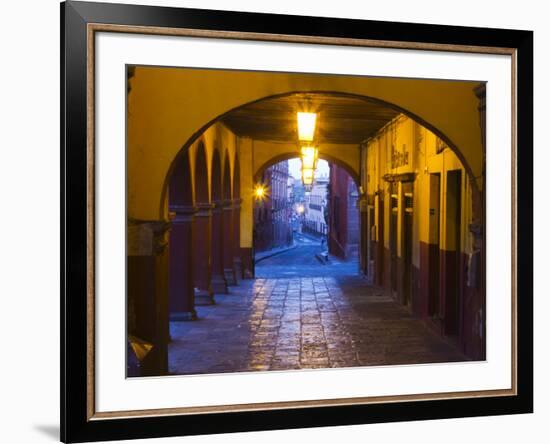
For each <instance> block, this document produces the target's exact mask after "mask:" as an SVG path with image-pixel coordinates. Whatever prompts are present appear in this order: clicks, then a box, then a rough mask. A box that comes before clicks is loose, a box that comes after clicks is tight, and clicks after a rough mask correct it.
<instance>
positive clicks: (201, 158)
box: [195, 141, 210, 204]
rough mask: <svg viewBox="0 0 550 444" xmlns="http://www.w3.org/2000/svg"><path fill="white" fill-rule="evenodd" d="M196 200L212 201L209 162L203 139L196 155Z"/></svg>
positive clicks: (201, 201)
mask: <svg viewBox="0 0 550 444" xmlns="http://www.w3.org/2000/svg"><path fill="white" fill-rule="evenodd" d="M195 201H196V202H197V203H203V204H204V203H208V202H209V201H210V197H209V192H208V162H207V160H206V149H205V147H204V143H203V142H202V141H201V142H200V143H199V146H198V148H197V153H196V155H195Z"/></svg>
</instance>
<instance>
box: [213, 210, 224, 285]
mask: <svg viewBox="0 0 550 444" xmlns="http://www.w3.org/2000/svg"><path fill="white" fill-rule="evenodd" d="M223 208H224V202H223V201H217V202H214V208H212V238H211V261H212V279H211V288H212V291H213V292H214V293H227V281H226V280H225V276H224V270H223V249H224V245H223V234H224V233H223Z"/></svg>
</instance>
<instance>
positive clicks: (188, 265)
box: [168, 152, 197, 321]
mask: <svg viewBox="0 0 550 444" xmlns="http://www.w3.org/2000/svg"><path fill="white" fill-rule="evenodd" d="M168 208H169V211H170V218H171V220H172V228H171V232H170V255H169V258H170V269H169V299H170V319H171V320H173V321H187V320H195V319H196V317H197V313H196V311H195V296H194V288H193V256H192V254H191V252H192V251H193V216H194V214H195V211H196V208H195V206H194V205H193V183H192V174H191V165H190V162H189V153H188V152H183V153H182V155H180V156H179V157H178V159H177V162H176V165H175V167H174V169H173V171H172V174H171V176H170V185H169V192H168Z"/></svg>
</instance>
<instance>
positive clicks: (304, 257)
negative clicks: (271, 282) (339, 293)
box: [256, 233, 358, 278]
mask: <svg viewBox="0 0 550 444" xmlns="http://www.w3.org/2000/svg"><path fill="white" fill-rule="evenodd" d="M294 245H295V248H292V249H289V250H287V251H286V252H284V253H279V254H276V255H274V256H271V257H267V258H266V259H262V260H261V261H259V262H257V263H256V277H257V278H285V277H286V278H288V277H299V276H302V277H306V276H307V277H315V276H335V275H353V274H357V272H358V264H357V259H356V258H353V259H351V260H349V261H343V260H340V259H338V258H337V257H335V256H330V257H329V260H328V262H327V263H323V262H322V261H321V260H320V258H319V257H318V256H320V255H321V253H322V252H323V251H324V250H326V244H325V246H322V245H321V240H320V239H317V238H315V237H313V236H309V235H305V234H300V233H295V234H294ZM316 255H318V256H316Z"/></svg>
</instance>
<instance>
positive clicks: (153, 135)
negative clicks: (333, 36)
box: [127, 67, 481, 220]
mask: <svg viewBox="0 0 550 444" xmlns="http://www.w3.org/2000/svg"><path fill="white" fill-rule="evenodd" d="M130 85H131V92H130V93H129V97H128V137H127V141H128V215H129V217H131V218H136V219H149V220H151V219H158V218H159V217H160V218H164V217H165V214H164V213H165V210H164V209H163V196H165V185H166V179H167V173H168V171H169V169H170V165H171V163H172V161H173V160H174V159H175V157H176V155H177V153H178V152H179V151H180V150H181V149H182V147H184V145H186V144H187V143H188V142H189V140H190V139H191V138H192V137H194V136H196V135H198V134H200V133H201V132H202V131H203V130H204V129H205V128H206V127H207V125H208V124H209V122H211V121H213V120H214V119H216V118H217V117H219V116H220V115H222V114H224V113H226V112H228V111H230V110H231V109H234V108H236V107H239V106H241V105H243V104H246V103H249V102H252V101H255V100H259V99H262V98H265V97H268V96H271V95H277V94H285V93H289V92H295V91H324V92H334V91H336V92H340V93H349V94H358V95H363V96H369V97H373V98H376V99H380V100H383V101H386V102H389V103H393V104H395V105H397V106H399V107H401V108H403V109H405V110H407V111H408V112H410V113H412V114H414V115H416V116H418V117H419V118H420V119H422V120H423V121H425V122H427V123H428V124H429V125H432V126H433V127H435V128H437V129H438V130H439V131H441V132H442V133H444V134H445V135H446V137H447V138H448V139H449V140H450V141H451V142H452V143H453V144H454V145H456V146H457V147H458V149H460V151H461V152H462V154H463V156H464V157H465V158H466V159H467V161H468V164H469V165H470V166H471V168H472V170H473V172H474V175H475V176H476V177H479V176H481V140H480V135H479V134H480V130H479V126H478V112H477V105H478V103H477V98H476V97H475V94H474V93H473V88H474V87H475V86H476V85H477V83H475V82H450V81H432V80H414V79H388V78H367V77H351V76H345V77H344V76H331V75H308V74H287V73H262V72H240V71H220V70H205V69H184V68H181V69H180V68H158V67H136V69H135V75H134V76H133V77H132V78H131V79H130ZM243 176H244V175H243Z"/></svg>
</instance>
